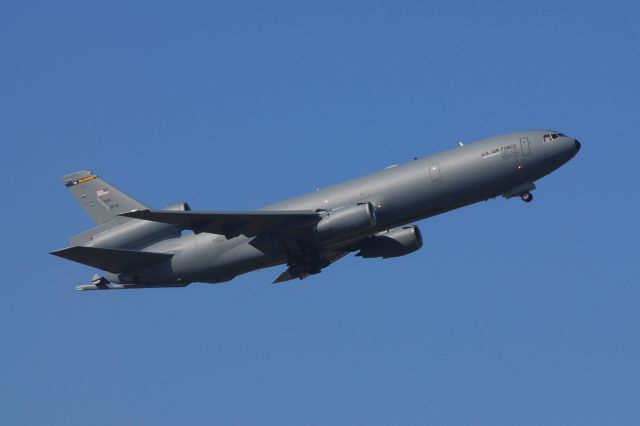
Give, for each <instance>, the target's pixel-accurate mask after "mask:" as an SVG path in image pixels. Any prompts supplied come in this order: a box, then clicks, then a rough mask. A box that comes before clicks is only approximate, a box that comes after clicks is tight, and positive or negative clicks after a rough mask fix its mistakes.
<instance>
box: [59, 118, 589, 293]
mask: <svg viewBox="0 0 640 426" xmlns="http://www.w3.org/2000/svg"><path fill="white" fill-rule="evenodd" d="M579 150H580V142H579V141H578V140H577V139H575V138H573V137H569V136H567V135H565V134H563V133H561V132H558V131H553V130H537V131H526V132H518V133H511V134H507V135H502V136H497V137H492V138H489V139H484V140H481V141H478V142H475V143H469V144H463V143H460V146H456V147H455V148H453V149H450V150H448V151H445V152H442V153H439V154H436V155H433V156H430V157H425V158H415V159H414V160H412V161H409V162H408V163H405V164H402V165H394V166H390V167H387V168H386V169H384V170H382V171H379V172H377V173H373V174H370V175H367V176H364V177H360V178H357V179H354V180H350V181H347V182H344V183H340V184H337V185H333V186H329V187H327V188H324V189H318V190H316V191H314V192H311V193H308V194H305V195H302V196H299V197H297V198H293V199H290V200H286V201H282V202H279V203H277V204H272V205H269V206H266V207H262V208H260V209H258V210H253V211H192V210H191V208H190V207H189V204H187V203H178V204H174V205H171V206H168V207H166V208H164V209H160V210H156V209H151V208H149V207H148V206H146V205H144V204H142V203H141V202H139V201H137V200H135V199H134V198H132V197H130V196H129V195H127V194H125V193H124V192H121V191H120V190H118V189H117V188H115V187H114V186H113V185H110V184H108V183H107V182H105V181H104V180H102V179H101V178H100V177H98V175H97V174H95V173H93V172H90V171H79V172H75V173H72V174H70V175H67V176H63V177H62V180H63V181H64V183H65V185H66V187H67V188H68V189H69V190H70V191H71V193H72V194H73V195H74V197H75V198H76V199H77V200H78V201H79V202H80V204H81V205H82V207H83V208H84V209H85V211H86V212H87V213H88V214H89V216H91V218H92V219H93V220H94V221H95V223H96V226H95V227H93V228H91V229H89V230H87V231H85V232H82V233H81V234H79V235H77V236H75V237H73V238H72V239H71V246H70V247H67V248H64V249H61V250H57V251H54V252H52V253H51V254H53V255H55V256H59V257H62V258H65V259H69V260H72V261H75V262H79V263H82V264H85V265H88V266H91V267H93V268H97V269H100V270H103V271H105V274H104V275H103V276H99V275H97V274H96V275H94V277H93V280H92V282H91V284H85V285H79V286H77V287H76V289H77V290H112V289H137V288H161V287H185V286H187V285H189V284H191V283H195V282H201V283H212V284H216V283H224V282H228V281H230V280H232V279H233V278H235V277H236V276H238V275H241V274H244V273H247V272H251V271H255V270H258V269H263V268H268V267H272V266H276V265H285V264H286V269H285V270H284V272H282V273H281V274H280V275H279V276H278V277H277V278H276V279H275V281H274V283H282V282H285V281H289V280H293V279H304V278H306V277H308V276H310V275H314V274H317V273H319V272H320V271H321V270H322V269H324V268H326V267H327V266H329V265H331V264H332V263H333V262H335V261H337V260H339V259H340V258H342V257H344V256H345V255H347V254H349V253H353V252H356V256H360V257H362V258H367V259H368V258H383V259H386V258H393V257H398V256H404V255H407V254H409V253H412V252H415V251H416V250H418V249H420V248H421V247H422V244H423V241H422V235H421V232H420V229H419V228H418V227H417V226H416V225H415V224H412V223H413V222H415V221H418V220H422V219H425V218H429V217H432V216H435V215H439V214H442V213H445V212H448V211H451V210H454V209H457V208H460V207H464V206H467V205H470V204H474V203H477V202H480V201H485V200H488V199H492V198H495V197H498V196H504V197H505V198H514V197H519V198H521V199H522V200H523V201H525V202H526V203H529V202H531V201H532V200H533V195H532V194H531V191H533V190H534V189H535V188H536V185H535V182H536V181H538V180H539V179H541V178H542V177H544V176H546V175H548V174H549V173H551V172H553V171H554V170H556V169H558V168H559V167H560V166H562V165H564V164H565V163H567V162H568V161H569V160H570V159H572V158H573V157H574V156H575V155H576V154H577V153H578V151H579ZM189 231H191V232H189Z"/></svg>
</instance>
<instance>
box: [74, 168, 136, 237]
mask: <svg viewBox="0 0 640 426" xmlns="http://www.w3.org/2000/svg"><path fill="white" fill-rule="evenodd" d="M61 179H62V181H63V182H64V184H65V185H66V186H67V188H69V190H70V191H71V193H72V194H73V196H74V197H75V198H76V200H78V202H79V203H80V205H81V206H82V207H83V208H84V209H85V211H86V212H87V213H88V214H89V216H91V219H93V221H94V222H95V223H96V224H98V225H101V224H103V223H106V222H109V221H111V220H113V219H115V218H116V217H117V216H118V215H119V214H121V213H126V212H130V211H132V210H144V209H148V207H147V206H145V205H144V204H142V203H141V202H139V201H137V200H135V199H133V198H131V197H130V196H128V195H127V194H125V193H124V192H121V191H120V190H118V189H117V188H116V187H114V186H113V185H110V184H108V183H106V182H105V181H103V180H102V179H100V178H99V177H98V175H97V174H95V173H93V172H89V171H86V170H82V171H79V172H75V173H71V174H70V175H67V176H63V177H62V178H61Z"/></svg>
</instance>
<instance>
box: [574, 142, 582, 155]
mask: <svg viewBox="0 0 640 426" xmlns="http://www.w3.org/2000/svg"><path fill="white" fill-rule="evenodd" d="M574 141H575V144H576V152H578V151H580V147H581V146H582V145H581V144H580V141H579V140H578V139H574Z"/></svg>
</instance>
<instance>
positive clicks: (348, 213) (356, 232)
mask: <svg viewBox="0 0 640 426" xmlns="http://www.w3.org/2000/svg"><path fill="white" fill-rule="evenodd" d="M374 226H376V213H375V211H374V209H373V206H372V205H371V203H361V204H356V205H352V206H345V207H339V208H337V209H334V210H330V211H329V212H327V213H326V215H325V216H324V217H323V218H322V219H320V222H318V224H317V225H316V229H315V233H316V237H317V239H318V240H319V241H321V242H323V243H331V242H348V241H349V239H350V238H353V237H356V236H360V235H362V234H363V233H364V234H366V232H367V231H369V230H370V229H371V228H373V227H374Z"/></svg>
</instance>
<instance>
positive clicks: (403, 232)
mask: <svg viewBox="0 0 640 426" xmlns="http://www.w3.org/2000/svg"><path fill="white" fill-rule="evenodd" d="M421 247H422V234H421V233H420V229H419V228H418V227H417V226H416V225H411V226H403V227H400V228H393V229H390V230H388V231H385V232H381V233H379V234H376V235H372V236H371V237H369V238H367V239H365V240H364V241H363V243H362V244H361V246H360V251H359V252H358V253H357V254H356V256H360V257H364V258H372V257H382V258H383V259H386V258H388V257H399V256H404V255H405V254H409V253H413V252H414V251H416V250H419V249H420V248H421Z"/></svg>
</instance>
